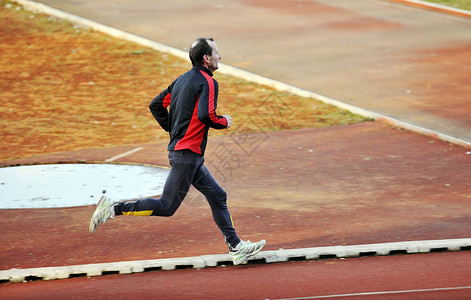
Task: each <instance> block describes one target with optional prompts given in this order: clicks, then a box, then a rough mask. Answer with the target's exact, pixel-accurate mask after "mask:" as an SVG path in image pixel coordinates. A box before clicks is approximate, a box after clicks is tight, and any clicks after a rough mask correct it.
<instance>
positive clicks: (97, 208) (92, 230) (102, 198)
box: [88, 196, 105, 234]
mask: <svg viewBox="0 0 471 300" xmlns="http://www.w3.org/2000/svg"><path fill="white" fill-rule="evenodd" d="M103 201H105V197H104V196H101V198H100V200H99V201H98V203H97V205H96V208H95V211H94V212H93V215H92V218H91V219H90V226H89V227H88V231H89V232H90V234H92V233H95V231H96V229H97V228H98V225H99V224H95V222H93V221H94V220H95V217H96V215H97V213H98V210H99V209H100V208H101V204H102V203H103Z"/></svg>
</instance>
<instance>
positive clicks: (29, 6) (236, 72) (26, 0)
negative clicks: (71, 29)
mask: <svg viewBox="0 0 471 300" xmlns="http://www.w3.org/2000/svg"><path fill="white" fill-rule="evenodd" d="M13 1H15V2H16V3H18V4H20V5H22V6H23V7H24V8H25V9H26V10H30V11H33V12H39V13H44V14H48V15H50V16H54V17H57V18H61V19H64V20H67V21H70V22H72V23H75V24H78V25H81V26H85V27H88V28H91V29H93V30H96V31H99V32H102V33H105V34H107V35H110V36H113V37H116V38H119V39H122V40H126V41H129V42H133V43H137V44H140V45H142V46H145V47H148V48H151V49H154V50H157V51H160V52H163V53H169V54H172V55H175V56H177V57H180V58H183V59H186V60H189V58H188V54H187V53H186V52H185V51H182V50H179V49H176V48H172V47H170V46H167V45H164V44H161V43H158V42H155V41H152V40H149V39H146V38H143V37H140V36H138V35H135V34H131V33H128V32H124V31H122V30H118V29H115V28H112V27H110V26H106V25H103V24H100V23H97V22H94V21H90V20H88V19H85V18H82V17H79V16H76V15H73V14H70V13H66V12H64V11H61V10H58V9H55V8H52V7H50V6H47V5H44V4H42V3H38V2H34V1H30V0H13ZM393 1H396V0H393ZM397 1H412V0H397ZM416 2H419V1H416ZM420 2H422V1H420ZM218 71H219V72H221V73H223V74H227V75H232V76H235V77H239V78H242V79H245V80H248V81H251V82H254V83H258V84H261V85H265V86H269V87H272V88H274V89H276V90H278V91H286V92H290V93H292V94H295V95H298V96H302V97H309V98H314V99H316V100H319V101H322V102H324V103H327V104H331V105H334V106H336V107H338V108H341V109H345V110H348V111H350V112H352V113H354V114H358V115H361V116H363V117H366V118H370V119H373V120H376V121H380V122H384V123H387V124H390V125H393V126H397V127H401V128H403V129H407V130H409V131H412V132H416V133H419V134H422V135H426V136H430V137H433V138H437V139H440V140H443V141H446V142H450V143H453V144H457V145H459V146H462V147H465V148H471V141H465V140H462V139H459V138H456V137H453V136H450V135H447V134H444V133H440V132H436V131H434V130H430V129H426V128H423V127H420V126H417V125H414V124H410V123H407V122H404V121H401V120H398V119H394V118H391V117H389V116H386V115H382V114H379V113H376V112H373V111H369V110H366V109H363V108H360V107H357V106H354V105H350V104H347V103H345V102H342V101H340V100H337V99H333V98H330V97H327V96H324V95H320V94H316V93H313V92H310V91H307V90H304V89H301V88H298V87H295V86H292V85H289V84H286V83H283V82H280V81H276V80H273V79H270V78H267V77H264V76H260V75H257V74H254V73H251V72H248V71H244V70H242V69H239V68H235V67H232V66H229V65H225V64H220V65H219V70H218Z"/></svg>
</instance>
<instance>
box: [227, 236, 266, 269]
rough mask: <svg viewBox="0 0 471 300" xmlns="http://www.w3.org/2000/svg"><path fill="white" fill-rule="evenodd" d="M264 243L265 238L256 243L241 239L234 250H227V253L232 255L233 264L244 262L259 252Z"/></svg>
mask: <svg viewBox="0 0 471 300" xmlns="http://www.w3.org/2000/svg"><path fill="white" fill-rule="evenodd" d="M265 244H266V241H265V240H261V241H259V242H256V243H252V242H251V241H246V242H244V241H241V242H240V244H239V245H238V246H237V248H236V249H235V250H234V251H230V252H229V254H230V255H231V256H232V260H233V261H234V265H240V264H243V263H245V262H246V261H247V260H248V259H249V258H250V257H252V256H254V255H255V254H257V253H258V252H260V250H262V248H263V247H264V246H265Z"/></svg>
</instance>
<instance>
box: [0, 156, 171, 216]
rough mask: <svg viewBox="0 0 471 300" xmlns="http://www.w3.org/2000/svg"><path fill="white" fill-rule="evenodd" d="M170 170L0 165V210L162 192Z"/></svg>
mask: <svg viewBox="0 0 471 300" xmlns="http://www.w3.org/2000/svg"><path fill="white" fill-rule="evenodd" d="M169 171H170V170H168V169H163V168H157V167H150V166H139V165H113V164H51V165H33V166H18V167H8V168H0V209H13V208H51V207H71V206H83V205H91V204H96V203H97V202H98V200H99V198H100V196H101V194H102V191H106V195H107V196H109V197H110V198H111V199H112V200H114V201H121V200H130V199H136V198H143V197H149V196H155V195H159V194H161V193H162V190H163V186H164V184H165V180H166V179H167V175H168V173H169Z"/></svg>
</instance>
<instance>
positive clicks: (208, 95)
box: [149, 66, 227, 155]
mask: <svg viewBox="0 0 471 300" xmlns="http://www.w3.org/2000/svg"><path fill="white" fill-rule="evenodd" d="M212 76H213V74H212V73H211V72H210V71H209V70H208V69H207V68H205V67H202V66H193V68H192V69H191V70H190V71H188V72H186V73H185V74H183V75H181V76H180V77H178V78H177V79H176V80H175V81H174V82H172V84H171V85H170V86H169V87H168V88H166V89H165V90H163V91H162V92H161V93H160V94H159V95H158V96H157V97H155V98H154V100H152V102H151V103H150V105H149V109H150V111H151V112H152V115H153V116H154V118H155V119H156V120H157V122H159V124H160V126H161V127H162V128H163V129H164V130H165V131H168V132H169V134H170V142H169V144H168V150H184V149H189V150H191V151H193V152H195V153H198V154H201V155H204V151H205V149H206V143H207V138H208V130H209V128H210V127H211V128H215V129H224V128H226V127H227V120H226V118H224V117H223V116H218V115H217V114H216V107H217V98H218V91H219V85H218V83H217V81H216V80H214V79H213V78H212ZM167 108H168V109H167Z"/></svg>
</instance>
